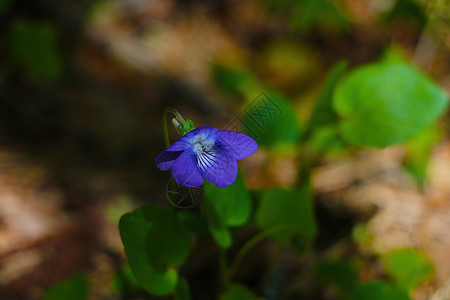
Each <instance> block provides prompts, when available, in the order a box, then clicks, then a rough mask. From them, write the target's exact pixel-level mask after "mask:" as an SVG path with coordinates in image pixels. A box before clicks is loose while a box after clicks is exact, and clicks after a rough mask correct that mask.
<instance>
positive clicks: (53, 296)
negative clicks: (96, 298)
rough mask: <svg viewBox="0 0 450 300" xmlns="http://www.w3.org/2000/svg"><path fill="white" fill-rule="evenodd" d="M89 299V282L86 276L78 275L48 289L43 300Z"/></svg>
mask: <svg viewBox="0 0 450 300" xmlns="http://www.w3.org/2000/svg"><path fill="white" fill-rule="evenodd" d="M88 298H89V280H88V278H87V276H86V275H84V274H78V275H75V276H73V277H71V278H69V279H67V280H66V281H62V282H60V283H57V284H55V285H53V286H51V287H50V288H48V289H47V291H46V292H45V295H44V298H43V300H61V299H65V300H87V299H88Z"/></svg>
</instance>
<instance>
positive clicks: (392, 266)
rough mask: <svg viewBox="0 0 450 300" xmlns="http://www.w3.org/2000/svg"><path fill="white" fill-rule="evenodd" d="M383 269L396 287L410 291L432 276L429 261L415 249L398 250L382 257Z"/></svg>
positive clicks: (432, 271) (432, 269) (431, 266)
mask: <svg viewBox="0 0 450 300" xmlns="http://www.w3.org/2000/svg"><path fill="white" fill-rule="evenodd" d="M384 268H385V271H386V273H387V274H388V275H390V276H391V277H392V278H393V279H394V280H395V283H396V284H397V286H398V287H400V288H402V289H404V290H405V291H411V290H414V289H415V288H417V287H419V286H420V285H421V284H422V283H424V281H425V280H427V279H430V278H431V277H432V276H433V274H434V268H433V265H432V263H431V261H430V260H429V259H428V258H427V257H426V256H425V254H424V253H422V252H420V251H419V250H416V249H398V250H394V251H392V252H389V253H388V254H387V255H386V256H385V257H384Z"/></svg>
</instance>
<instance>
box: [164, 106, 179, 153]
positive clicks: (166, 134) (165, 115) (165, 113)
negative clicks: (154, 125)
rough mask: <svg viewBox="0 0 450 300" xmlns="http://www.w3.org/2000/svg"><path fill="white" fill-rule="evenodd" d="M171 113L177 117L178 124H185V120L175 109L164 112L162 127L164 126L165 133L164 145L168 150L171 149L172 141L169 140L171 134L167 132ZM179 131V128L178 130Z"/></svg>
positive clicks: (167, 109) (170, 108)
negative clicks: (168, 116) (168, 117)
mask: <svg viewBox="0 0 450 300" xmlns="http://www.w3.org/2000/svg"><path fill="white" fill-rule="evenodd" d="M168 113H171V114H172V115H174V116H175V119H176V120H177V122H178V123H179V124H181V125H182V124H184V119H183V117H182V116H181V114H180V113H179V112H178V111H177V110H175V109H173V108H172V107H167V108H166V109H165V110H164V112H163V118H162V125H163V132H164V144H165V146H166V148H169V146H170V140H169V132H168V131H167V114H168ZM176 129H177V131H178V128H176Z"/></svg>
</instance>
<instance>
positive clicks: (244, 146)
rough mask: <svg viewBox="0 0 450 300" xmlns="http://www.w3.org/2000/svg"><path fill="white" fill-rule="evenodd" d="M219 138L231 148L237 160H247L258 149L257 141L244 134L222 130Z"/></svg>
mask: <svg viewBox="0 0 450 300" xmlns="http://www.w3.org/2000/svg"><path fill="white" fill-rule="evenodd" d="M219 137H220V139H221V140H222V141H224V142H225V143H227V144H228V145H229V146H230V149H229V150H230V151H231V152H232V153H233V155H234V157H235V159H236V160H241V159H243V158H246V157H248V156H250V155H252V154H253V153H254V152H255V151H256V149H258V144H257V143H256V141H255V140H254V139H252V138H251V137H249V136H248V135H245V134H243V133H239V132H234V131H230V130H221V131H219Z"/></svg>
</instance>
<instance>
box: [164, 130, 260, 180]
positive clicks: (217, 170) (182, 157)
mask: <svg viewBox="0 0 450 300" xmlns="http://www.w3.org/2000/svg"><path fill="white" fill-rule="evenodd" d="M256 149H258V144H257V143H256V142H255V140H254V139H252V138H251V137H249V136H247V135H245V134H243V133H238V132H234V131H229V130H217V129H216V128H214V127H209V126H203V127H198V128H196V129H194V130H192V131H190V132H188V133H186V134H185V135H183V136H182V137H181V138H180V139H179V140H178V141H176V142H175V143H173V144H172V145H170V147H169V148H167V149H166V150H165V151H164V152H163V153H161V154H160V155H159V156H158V157H157V158H155V162H156V166H157V167H158V168H159V169H160V170H162V171H167V170H169V169H173V179H174V180H175V181H176V182H177V183H178V184H180V185H183V186H187V187H198V186H201V185H202V184H203V182H204V181H205V180H204V179H203V177H205V178H206V179H207V180H208V181H209V182H211V183H213V184H215V185H216V186H218V187H226V186H228V185H230V184H232V183H233V182H234V181H235V180H236V175H237V171H238V166H237V162H236V161H238V160H241V159H243V158H246V157H247V156H250V155H252V154H253V153H254V152H255V151H256Z"/></svg>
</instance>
